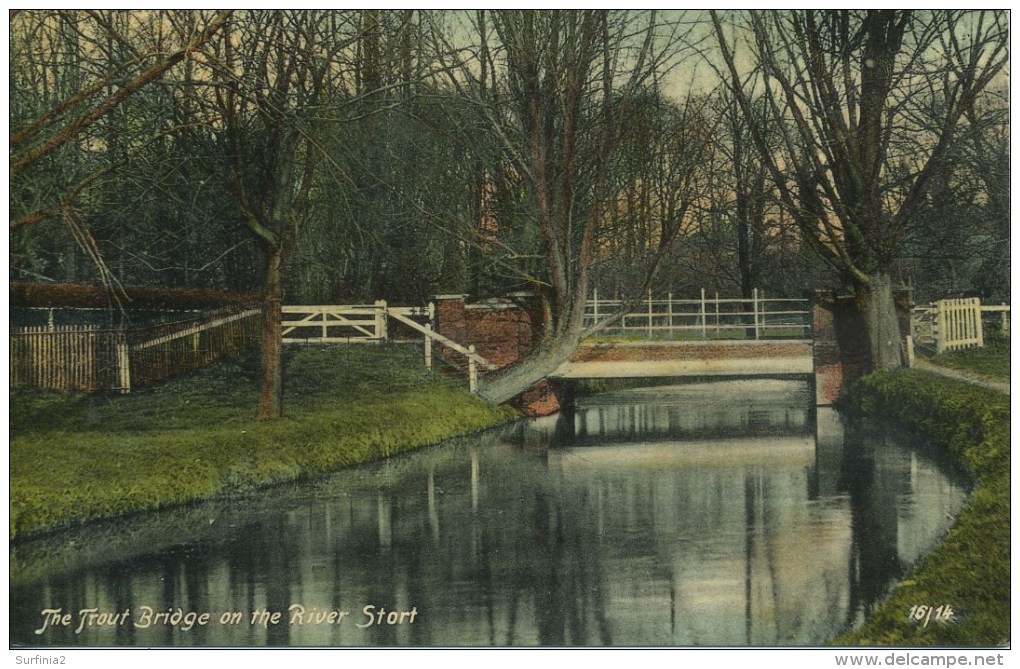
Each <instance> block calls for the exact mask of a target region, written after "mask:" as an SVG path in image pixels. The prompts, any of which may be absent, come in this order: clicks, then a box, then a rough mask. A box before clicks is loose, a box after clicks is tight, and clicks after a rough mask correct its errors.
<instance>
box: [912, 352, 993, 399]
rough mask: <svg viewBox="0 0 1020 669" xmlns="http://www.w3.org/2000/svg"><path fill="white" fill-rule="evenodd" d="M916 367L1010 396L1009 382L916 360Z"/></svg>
mask: <svg viewBox="0 0 1020 669" xmlns="http://www.w3.org/2000/svg"><path fill="white" fill-rule="evenodd" d="M914 367H915V368H916V369H921V370H924V371H926V372H931V373H933V374H941V375H942V376H947V377H949V378H951V379H957V380H959V381H966V382H967V383H973V384H974V385H976V386H981V387H982V388H989V389H991V390H998V391H999V392H1000V393H1006V395H1009V381H993V380H991V379H989V378H987V377H984V376H980V375H978V374H973V373H971V372H961V371H960V370H958V369H949V368H948V367H940V366H938V365H933V364H931V363H930V362H928V361H927V360H915V361H914Z"/></svg>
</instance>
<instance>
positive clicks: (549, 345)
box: [478, 282, 587, 404]
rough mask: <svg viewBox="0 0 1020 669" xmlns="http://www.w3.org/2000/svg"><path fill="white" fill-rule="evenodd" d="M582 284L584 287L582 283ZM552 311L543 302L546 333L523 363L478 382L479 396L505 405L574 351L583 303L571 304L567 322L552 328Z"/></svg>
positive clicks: (582, 313)
mask: <svg viewBox="0 0 1020 669" xmlns="http://www.w3.org/2000/svg"><path fill="white" fill-rule="evenodd" d="M584 285H587V282H585V284H584ZM552 318H553V314H552V309H551V307H550V304H549V301H548V300H543V302H542V323H541V324H539V325H537V326H536V327H539V328H549V329H548V330H546V331H545V332H544V333H543V335H542V338H541V341H539V343H538V345H537V346H536V347H535V349H534V350H533V351H532V352H531V353H530V354H529V355H528V356H527V357H526V358H524V359H523V360H521V361H519V362H517V363H514V364H513V365H511V366H509V367H504V368H502V369H499V370H496V371H493V372H489V373H488V374H486V375H485V376H483V377H481V378H480V379H479V381H478V396H479V397H481V398H482V399H484V400H486V401H488V402H491V403H493V404H502V403H503V402H508V401H509V400H511V399H513V398H514V397H516V396H517V395H520V394H521V393H523V392H524V391H526V390H528V389H529V388H531V387H532V386H533V385H535V384H536V383H538V382H539V381H541V380H542V379H544V378H546V377H547V376H549V375H550V374H552V373H553V372H554V371H556V368H557V367H559V366H560V365H562V364H563V363H564V362H566V361H568V360H570V356H572V355H573V354H574V351H576V350H577V346H578V344H579V343H580V342H581V334H582V333H583V331H584V302H583V300H582V302H581V304H580V305H577V304H574V305H573V308H571V309H570V310H569V311H568V313H567V315H566V316H565V318H566V320H564V321H561V322H560V323H559V326H558V327H553V326H552V324H551V323H552Z"/></svg>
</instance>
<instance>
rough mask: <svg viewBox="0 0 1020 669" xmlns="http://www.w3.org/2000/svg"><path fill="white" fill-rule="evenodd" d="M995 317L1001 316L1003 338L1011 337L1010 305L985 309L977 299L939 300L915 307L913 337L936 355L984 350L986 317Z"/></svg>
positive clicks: (990, 306)
mask: <svg viewBox="0 0 1020 669" xmlns="http://www.w3.org/2000/svg"><path fill="white" fill-rule="evenodd" d="M994 314H997V315H998V316H999V319H1000V320H999V324H998V325H999V329H1000V330H1001V332H1002V334H1003V335H1004V336H1006V337H1009V330H1010V316H1009V314H1010V309H1009V305H1008V304H1007V305H982V304H981V299H980V298H977V297H967V298H953V299H946V300H938V301H937V302H934V303H932V304H929V305H921V306H917V307H914V309H913V311H912V314H911V316H912V318H911V333H912V334H913V339H914V341H915V342H916V343H918V344H921V345H928V346H934V347H935V352H936V353H945V352H947V351H958V350H961V349H965V348H981V347H983V346H984V345H985V324H984V320H985V317H986V316H989V315H994ZM992 317H993V318H994V316H992Z"/></svg>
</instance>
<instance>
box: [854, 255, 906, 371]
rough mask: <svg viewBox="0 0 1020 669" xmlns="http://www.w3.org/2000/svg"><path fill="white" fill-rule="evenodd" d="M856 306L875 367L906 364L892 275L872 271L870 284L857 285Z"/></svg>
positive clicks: (873, 368)
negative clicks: (862, 318)
mask: <svg viewBox="0 0 1020 669" xmlns="http://www.w3.org/2000/svg"><path fill="white" fill-rule="evenodd" d="M856 292H857V307H858V309H860V311H861V315H862V316H863V317H864V324H865V327H866V329H867V336H868V348H869V350H870V352H871V368H872V370H880V369H898V368H899V367H902V366H903V355H902V349H901V346H900V338H901V335H900V326H899V319H898V318H897V315H896V302H895V300H894V299H893V290H892V279H891V278H890V276H889V275H888V274H886V273H884V272H877V273H875V274H872V275H871V281H870V282H869V283H868V284H867V285H860V286H857V289H856Z"/></svg>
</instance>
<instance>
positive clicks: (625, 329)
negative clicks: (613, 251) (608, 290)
mask: <svg viewBox="0 0 1020 669" xmlns="http://www.w3.org/2000/svg"><path fill="white" fill-rule="evenodd" d="M624 306H625V305H624V303H623V302H622V301H621V300H607V299H600V298H599V294H598V291H595V293H594V295H593V297H592V299H591V300H589V301H588V304H587V309H586V311H585V323H586V325H593V324H595V323H597V322H599V321H600V320H604V319H607V318H609V317H611V316H614V315H616V314H617V312H619V310H620V309H621V308H623V307H624ZM632 308H633V309H634V310H633V311H630V312H628V313H627V314H625V315H623V316H622V317H620V318H619V320H618V321H617V322H616V323H614V324H612V325H610V326H608V327H607V328H606V329H605V331H604V332H605V333H607V334H616V335H622V336H643V337H646V338H648V339H655V338H668V339H675V338H680V339H766V338H771V339H779V338H782V339H808V338H810V337H811V330H812V326H811V305H810V302H809V301H808V300H806V299H790V298H774V297H770V298H766V297H765V295H764V293H762V292H761V291H759V290H758V289H757V288H756V289H754V292H753V293H752V296H751V297H750V298H720V297H719V294H718V293H716V294H715V295H714V296H712V297H709V296H708V295H707V294H706V292H705V290H704V289H702V291H701V298H700V299H696V300H682V299H676V298H674V297H673V294H672V293H668V294H667V296H666V298H665V299H662V298H658V299H656V298H654V297H653V296H652V294H651V293H650V292H649V294H648V297H647V299H644V300H642V301H641V302H640V303H639V304H638V305H637V306H635V307H632Z"/></svg>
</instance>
